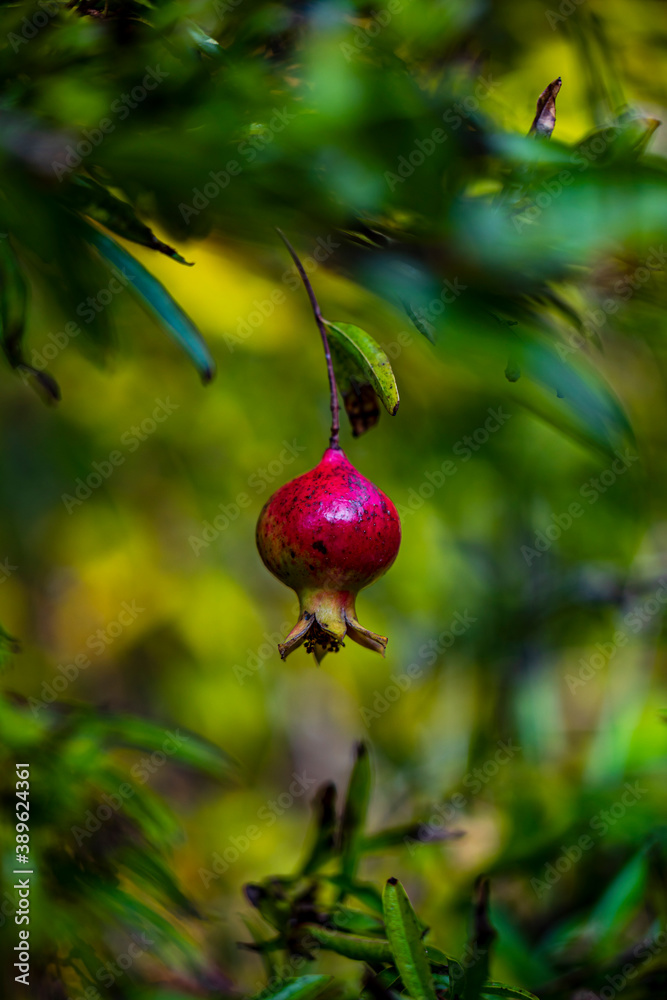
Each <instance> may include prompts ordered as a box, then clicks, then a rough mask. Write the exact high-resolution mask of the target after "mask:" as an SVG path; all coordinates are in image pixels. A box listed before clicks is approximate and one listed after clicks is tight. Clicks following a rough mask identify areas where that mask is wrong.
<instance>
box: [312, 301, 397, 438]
mask: <svg viewBox="0 0 667 1000" xmlns="http://www.w3.org/2000/svg"><path fill="white" fill-rule="evenodd" d="M325 322H326V325H327V340H328V341H329V347H330V349H331V359H332V361H333V365H334V370H335V372H336V380H337V382H338V386H339V388H340V391H341V393H342V395H343V401H344V403H345V409H346V411H347V414H348V417H349V418H350V423H351V425H352V433H353V434H354V436H355V437H358V436H359V435H360V434H363V433H364V432H365V431H367V430H369V429H370V428H371V427H373V426H374V425H375V424H376V423H377V421H378V417H379V413H380V411H379V406H378V403H377V400H378V399H380V400H381V402H382V404H383V406H384V407H385V409H386V410H387V412H388V413H390V414H391V415H392V416H393V415H394V414H395V413H396V411H397V410H398V405H399V397H398V388H397V386H396V379H395V378H394V373H393V371H392V368H391V362H390V361H389V358H388V357H387V355H386V354H385V352H384V351H383V350H382V348H381V347H380V345H379V344H378V343H377V342H376V341H375V340H374V339H373V338H372V337H371V336H370V334H368V333H366V331H365V330H361V329H360V328H359V327H358V326H353V325H352V324H351V323H338V322H336V323H330V322H329V321H328V320H325Z"/></svg>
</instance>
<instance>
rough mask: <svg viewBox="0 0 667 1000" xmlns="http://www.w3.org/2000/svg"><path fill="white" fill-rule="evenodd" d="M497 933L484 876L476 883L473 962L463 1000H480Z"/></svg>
mask: <svg viewBox="0 0 667 1000" xmlns="http://www.w3.org/2000/svg"><path fill="white" fill-rule="evenodd" d="M495 937H496V931H495V930H494V928H493V927H492V926H491V921H490V920H489V880H488V879H487V878H484V877H483V876H482V877H480V878H478V879H477V881H476V883H475V891H474V895H473V919H472V934H471V935H470V943H469V945H468V950H469V953H470V955H472V958H473V960H472V962H467V963H466V966H465V973H464V977H463V1000H478V998H479V996H480V995H481V991H482V986H483V984H484V983H485V982H486V981H487V980H488V978H489V961H490V950H491V944H492V943H493V941H494V939H495Z"/></svg>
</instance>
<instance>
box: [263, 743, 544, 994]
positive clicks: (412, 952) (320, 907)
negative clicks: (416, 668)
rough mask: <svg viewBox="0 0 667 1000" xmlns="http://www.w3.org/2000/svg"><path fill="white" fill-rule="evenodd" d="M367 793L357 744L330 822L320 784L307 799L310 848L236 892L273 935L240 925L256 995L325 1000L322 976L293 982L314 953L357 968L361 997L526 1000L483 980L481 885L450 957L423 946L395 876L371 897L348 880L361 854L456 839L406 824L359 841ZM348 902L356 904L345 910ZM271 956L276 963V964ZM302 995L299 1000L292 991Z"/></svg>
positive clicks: (331, 791)
mask: <svg viewBox="0 0 667 1000" xmlns="http://www.w3.org/2000/svg"><path fill="white" fill-rule="evenodd" d="M370 791H371V771H370V763H369V757H368V751H367V749H366V747H365V746H364V745H363V744H359V746H358V747H357V752H356V760H355V763H354V767H353V769H352V773H351V775H350V781H349V785H348V788H347V793H346V796H345V801H344V803H343V807H342V810H341V813H340V815H338V814H337V811H336V797H337V796H336V788H335V786H334V785H333V784H326V785H324V786H323V787H322V788H321V789H320V791H319V793H318V794H317V796H316V798H315V811H316V824H315V832H314V837H313V840H312V846H311V848H310V850H309V852H308V854H307V855H306V858H305V860H304V861H303V862H302V864H301V866H300V867H299V870H298V871H297V873H296V874H295V875H292V876H279V877H271V878H268V879H265V880H264V881H263V882H261V883H256V884H250V885H247V886H246V889H245V891H246V896H247V898H248V900H249V902H250V903H251V904H252V905H253V906H254V907H255V908H256V909H257V910H258V911H259V913H260V915H261V917H262V918H263V920H264V922H265V923H266V924H268V925H269V926H270V927H271V928H272V930H273V931H274V932H275V933H273V935H272V936H267V934H266V932H265V930H264V929H262V928H260V927H259V926H258V925H256V924H254V923H251V922H248V923H247V926H248V929H249V930H250V932H251V934H252V936H253V941H252V942H251V943H245V944H243V947H244V948H248V949H250V950H252V951H255V952H257V953H258V954H260V955H261V957H262V960H263V962H264V966H265V971H266V975H267V978H268V985H267V988H266V989H265V990H264V991H263V992H262V993H261V996H262V997H264V998H266V1000H268V998H271V1000H278V998H280V997H282V996H283V995H284V991H285V990H286V989H288V990H289V991H290V996H294V997H296V998H299V1000H304V997H305V996H312V995H313V994H312V991H313V990H317V992H318V994H321V993H329V992H331V995H332V996H333V995H335V991H336V986H335V985H334V984H332V983H331V981H330V980H329V979H328V978H327V977H320V978H319V980H317V981H315V979H314V977H313V976H312V975H305V976H301V977H298V976H295V975H294V973H295V971H297V970H299V969H301V968H302V967H303V965H304V964H306V963H308V962H314V961H315V960H316V958H317V956H318V954H319V953H320V952H322V951H324V952H327V951H328V952H332V953H334V954H336V955H339V956H341V957H343V958H347V959H350V960H352V961H356V962H358V963H360V970H359V977H360V987H361V989H362V994H361V995H362V997H364V998H365V1000H373V998H382V1000H397V998H398V997H399V995H401V996H404V997H405V996H409V997H412V998H413V1000H437V997H443V996H447V997H448V998H451V1000H480V998H487V997H498V996H501V997H507V998H516V1000H530V998H531V997H532V994H530V993H528V992H527V991H525V990H521V989H514V988H513V987H511V986H506V985H504V984H502V983H495V982H492V981H491V980H490V979H489V964H490V962H489V959H490V950H491V944H492V942H493V939H494V937H495V931H494V929H493V928H492V926H491V923H490V920H489V915H488V902H489V892H488V882H487V881H486V880H485V879H481V880H479V882H478V884H477V886H476V888H475V899H474V906H473V919H472V924H473V926H472V933H471V936H470V941H469V944H468V946H467V947H466V950H465V954H464V955H463V956H462V957H461V958H459V959H457V958H454V957H452V956H451V955H448V954H446V953H445V952H443V951H441V950H440V949H439V948H438V947H436V946H435V945H432V944H430V943H427V942H426V940H425V938H426V936H427V934H428V931H429V928H428V927H426V925H425V924H424V923H423V921H421V920H420V919H419V917H418V916H417V914H416V913H415V911H414V909H413V908H412V904H411V903H410V900H409V898H408V896H407V894H406V892H405V889H404V888H403V886H402V885H401V883H400V882H399V881H398V879H396V878H390V879H389V880H388V881H387V883H386V884H385V886H384V890H383V891H382V892H380V890H379V889H378V888H376V886H374V885H373V884H371V883H368V882H363V881H361V880H360V879H359V877H358V868H359V863H360V861H361V859H362V858H363V857H364V855H366V854H368V853H374V852H375V851H377V850H378V848H379V847H381V848H382V849H385V848H389V847H392V846H397V845H402V844H406V843H410V842H411V841H414V840H420V841H422V842H428V841H429V840H431V841H434V840H437V839H447V838H451V837H456V836H459V835H460V834H459V833H458V832H457V831H450V830H446V829H445V830H440V831H439V832H438V834H437V835H435V836H429V835H428V827H427V825H426V824H422V823H410V824H406V825H403V826H399V827H395V828H393V829H389V830H384V831H381V832H379V833H376V834H373V835H372V836H368V835H367V834H366V832H365V827H366V816H367V811H368V803H369V798H370ZM349 899H351V900H353V901H354V903H355V904H357V905H350V904H349V902H348V900H349ZM276 953H284V956H285V959H284V961H282V962H281V963H280V965H279V964H278V963H277V962H276V960H275V956H276ZM301 991H303V994H302V992H301Z"/></svg>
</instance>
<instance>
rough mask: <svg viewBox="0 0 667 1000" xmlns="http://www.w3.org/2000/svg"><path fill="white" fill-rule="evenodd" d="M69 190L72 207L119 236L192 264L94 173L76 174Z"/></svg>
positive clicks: (69, 201) (181, 262)
mask: <svg viewBox="0 0 667 1000" xmlns="http://www.w3.org/2000/svg"><path fill="white" fill-rule="evenodd" d="M67 193H68V196H69V198H68V203H69V205H70V207H72V208H75V209H76V210H77V211H79V212H81V213H82V214H84V215H87V216H88V217H89V218H91V219H94V220H95V222H99V223H100V224H101V225H103V226H104V227H105V228H106V229H110V230H111V232H112V233H116V235H117V236H122V237H123V239H126V240H131V241H132V243H139V244H140V245H141V246H144V247H148V248H149V249H150V250H157V251H159V253H163V254H165V255H166V256H167V257H171V258H172V260H175V261H178V263H179V264H185V265H186V266H187V267H192V265H191V264H190V263H188V261H187V260H185V259H184V258H183V257H181V255H180V254H179V253H177V252H176V250H174V248H173V247H170V246H169V245H168V244H167V243H163V242H162V240H159V239H158V238H157V236H155V234H154V233H153V231H152V230H151V229H150V228H149V227H148V226H147V225H146V224H145V223H144V222H142V221H141V220H140V219H139V218H137V215H136V214H135V211H134V209H133V208H132V206H131V205H129V204H128V203H127V202H126V201H121V199H120V198H117V197H116V196H115V195H113V194H111V192H110V191H108V190H107V189H106V188H105V187H102V185H101V184H98V183H97V182H96V181H94V180H92V179H91V178H90V177H83V176H82V175H81V174H77V175H76V176H75V177H73V178H72V184H71V185H70V187H69V188H68V189H67Z"/></svg>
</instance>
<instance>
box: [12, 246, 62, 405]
mask: <svg viewBox="0 0 667 1000" xmlns="http://www.w3.org/2000/svg"><path fill="white" fill-rule="evenodd" d="M0 283H1V295H0V322H1V324H2V330H1V332H0V337H1V338H2V349H3V351H4V353H5V357H6V358H7V360H8V361H9V363H10V365H11V366H12V368H13V369H14V371H16V372H18V373H19V374H21V375H23V376H27V377H28V378H29V379H30V381H31V383H32V384H33V385H34V386H35V388H37V389H38V390H39V391H40V394H41V395H42V396H43V398H44V399H45V400H46V401H47V402H50V403H56V402H58V400H59V399H60V389H59V388H58V383H57V382H56V381H55V379H54V378H52V377H51V375H48V374H47V373H46V372H45V371H41V370H40V369H38V368H34V367H33V366H32V365H29V364H28V362H27V361H26V360H25V357H24V356H23V334H24V332H25V323H26V310H27V305H28V286H27V284H26V281H25V278H24V276H23V270H22V268H21V265H20V263H19V260H18V258H17V256H16V254H15V253H14V250H13V249H12V246H11V244H10V242H9V239H7V237H6V236H5V237H0Z"/></svg>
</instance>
